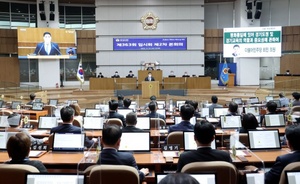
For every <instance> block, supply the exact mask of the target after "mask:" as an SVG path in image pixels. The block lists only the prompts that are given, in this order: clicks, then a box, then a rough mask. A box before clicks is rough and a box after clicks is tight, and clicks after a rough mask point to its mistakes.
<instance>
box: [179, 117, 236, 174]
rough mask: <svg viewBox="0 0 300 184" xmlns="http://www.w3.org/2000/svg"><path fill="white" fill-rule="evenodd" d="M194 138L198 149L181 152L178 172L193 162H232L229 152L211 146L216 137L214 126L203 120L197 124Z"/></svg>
mask: <svg viewBox="0 0 300 184" xmlns="http://www.w3.org/2000/svg"><path fill="white" fill-rule="evenodd" d="M194 134H195V136H194V139H195V142H196V144H197V147H198V148H197V150H193V151H188V152H183V153H182V154H180V157H179V160H178V164H177V172H180V171H181V169H182V168H183V167H184V166H185V165H186V164H189V163H192V162H207V161H225V162H230V163H231V162H232V160H231V158H230V155H229V153H228V152H225V151H221V150H215V149H212V148H211V143H212V141H213V140H214V139H215V135H216V132H215V128H214V126H213V125H212V124H211V123H209V122H206V121H205V120H203V121H202V122H200V123H196V124H195V128H194Z"/></svg>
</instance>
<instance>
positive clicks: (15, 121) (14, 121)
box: [7, 113, 21, 128]
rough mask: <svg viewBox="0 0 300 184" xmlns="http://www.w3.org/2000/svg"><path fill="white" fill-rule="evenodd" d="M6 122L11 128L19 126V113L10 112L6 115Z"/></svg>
mask: <svg viewBox="0 0 300 184" xmlns="http://www.w3.org/2000/svg"><path fill="white" fill-rule="evenodd" d="M7 122H8V124H9V126H10V127H12V128H15V127H18V126H20V122H21V115H20V114H17V113H13V114H10V115H9V116H8V117H7Z"/></svg>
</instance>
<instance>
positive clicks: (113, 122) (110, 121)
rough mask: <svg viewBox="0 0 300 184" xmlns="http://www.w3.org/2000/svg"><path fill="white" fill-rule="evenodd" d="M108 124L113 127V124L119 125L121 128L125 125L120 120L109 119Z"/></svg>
mask: <svg viewBox="0 0 300 184" xmlns="http://www.w3.org/2000/svg"><path fill="white" fill-rule="evenodd" d="M106 123H107V124H108V125H111V124H114V125H118V126H120V127H123V123H122V121H121V120H120V119H118V118H110V119H107V121H106Z"/></svg>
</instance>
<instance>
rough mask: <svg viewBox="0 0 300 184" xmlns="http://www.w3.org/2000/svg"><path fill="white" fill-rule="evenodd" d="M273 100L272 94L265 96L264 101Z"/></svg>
mask: <svg viewBox="0 0 300 184" xmlns="http://www.w3.org/2000/svg"><path fill="white" fill-rule="evenodd" d="M271 100H274V98H273V96H266V102H268V101H271Z"/></svg>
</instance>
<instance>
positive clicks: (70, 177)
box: [25, 173, 85, 184]
mask: <svg viewBox="0 0 300 184" xmlns="http://www.w3.org/2000/svg"><path fill="white" fill-rule="evenodd" d="M49 182H50V183H53V184H54V183H68V184H84V183H85V182H84V175H83V174H70V173H27V174H26V183H25V184H37V183H49Z"/></svg>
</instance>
